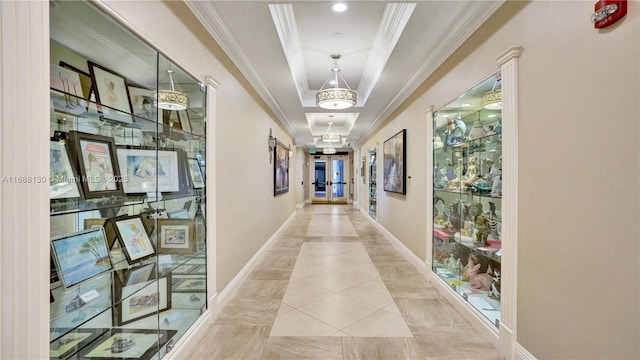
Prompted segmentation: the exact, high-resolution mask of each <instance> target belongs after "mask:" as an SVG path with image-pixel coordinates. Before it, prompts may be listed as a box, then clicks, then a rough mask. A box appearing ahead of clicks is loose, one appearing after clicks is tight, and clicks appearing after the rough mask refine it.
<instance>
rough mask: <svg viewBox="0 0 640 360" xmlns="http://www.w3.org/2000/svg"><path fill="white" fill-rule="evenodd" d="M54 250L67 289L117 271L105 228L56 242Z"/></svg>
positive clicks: (52, 240) (72, 235)
mask: <svg viewBox="0 0 640 360" xmlns="http://www.w3.org/2000/svg"><path fill="white" fill-rule="evenodd" d="M51 248H52V252H53V257H54V259H55V261H56V264H57V265H58V267H57V268H58V276H59V277H60V279H61V280H62V284H63V285H64V287H65V288H68V287H70V286H73V285H76V284H79V283H81V282H83V281H85V280H87V279H90V278H92V277H94V276H96V275H99V274H102V273H104V272H107V271H110V270H111V269H112V268H113V266H112V264H111V257H110V256H109V249H108V248H107V239H106V238H105V235H104V230H103V229H102V228H97V229H90V230H85V231H80V232H76V233H73V234H70V235H65V236H61V237H58V238H53V239H51Z"/></svg>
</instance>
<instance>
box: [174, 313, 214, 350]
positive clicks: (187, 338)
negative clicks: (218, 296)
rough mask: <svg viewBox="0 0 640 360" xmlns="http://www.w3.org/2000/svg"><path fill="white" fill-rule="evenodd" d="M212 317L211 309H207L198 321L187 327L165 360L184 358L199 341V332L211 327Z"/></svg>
mask: <svg viewBox="0 0 640 360" xmlns="http://www.w3.org/2000/svg"><path fill="white" fill-rule="evenodd" d="M210 317H211V309H208V310H207V311H205V312H204V313H203V314H202V316H200V317H199V318H198V319H196V321H195V322H194V323H193V325H191V327H189V329H187V331H186V332H185V333H184V335H183V336H182V337H181V338H180V340H178V341H177V342H176V344H175V345H174V346H173V349H172V350H171V351H170V352H169V353H167V354H166V355H165V356H164V357H162V359H163V360H174V359H175V360H178V359H184V358H185V357H186V355H187V352H188V351H189V349H191V348H192V347H193V346H194V345H195V344H196V341H197V338H198V334H201V333H204V332H205V331H207V328H208V327H209V323H210V321H209V318H210Z"/></svg>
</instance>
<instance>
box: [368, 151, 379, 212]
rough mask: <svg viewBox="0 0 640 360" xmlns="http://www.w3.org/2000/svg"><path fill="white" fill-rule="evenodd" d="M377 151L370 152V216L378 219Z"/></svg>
mask: <svg viewBox="0 0 640 360" xmlns="http://www.w3.org/2000/svg"><path fill="white" fill-rule="evenodd" d="M376 166H377V164H376V149H372V150H370V151H369V216H371V217H372V218H373V219H375V218H376V210H377V206H378V200H377V199H378V192H377V180H376V179H377V176H378V173H377V170H376Z"/></svg>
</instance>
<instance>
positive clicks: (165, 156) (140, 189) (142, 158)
mask: <svg viewBox="0 0 640 360" xmlns="http://www.w3.org/2000/svg"><path fill="white" fill-rule="evenodd" d="M116 153H117V156H118V164H119V166H120V173H121V174H122V175H123V177H126V179H127V181H125V182H124V183H123V191H124V193H125V194H144V193H149V192H156V191H159V192H162V193H172V192H178V191H180V163H179V157H178V152H177V151H174V150H164V149H160V150H156V149H155V148H151V147H142V146H137V147H135V146H126V147H117V149H116Z"/></svg>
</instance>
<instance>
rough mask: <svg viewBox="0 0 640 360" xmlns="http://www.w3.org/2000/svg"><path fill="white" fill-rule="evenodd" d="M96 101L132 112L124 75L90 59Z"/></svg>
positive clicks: (119, 109)
mask: <svg viewBox="0 0 640 360" xmlns="http://www.w3.org/2000/svg"><path fill="white" fill-rule="evenodd" d="M87 64H89V72H90V74H91V80H92V81H93V90H94V92H95V95H96V101H97V102H99V103H100V104H101V105H103V106H108V107H110V108H112V109H115V110H118V111H122V112H125V113H128V114H131V101H130V97H129V88H128V87H127V83H126V79H125V77H124V76H122V75H120V74H118V73H116V72H114V71H113V70H110V69H107V68H106V67H104V66H102V65H99V64H96V63H94V62H93V61H88V62H87Z"/></svg>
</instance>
